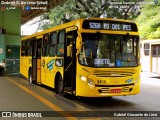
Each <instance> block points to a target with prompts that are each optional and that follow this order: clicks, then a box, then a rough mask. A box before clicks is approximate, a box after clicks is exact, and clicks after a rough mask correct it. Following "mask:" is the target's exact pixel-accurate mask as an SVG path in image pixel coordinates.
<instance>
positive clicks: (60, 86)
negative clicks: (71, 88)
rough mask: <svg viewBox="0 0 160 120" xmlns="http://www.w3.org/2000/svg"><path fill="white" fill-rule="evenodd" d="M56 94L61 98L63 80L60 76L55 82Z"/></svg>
mask: <svg viewBox="0 0 160 120" xmlns="http://www.w3.org/2000/svg"><path fill="white" fill-rule="evenodd" d="M56 93H57V94H59V95H61V96H63V94H64V93H63V80H62V76H61V75H60V76H59V77H58V81H57V90H56Z"/></svg>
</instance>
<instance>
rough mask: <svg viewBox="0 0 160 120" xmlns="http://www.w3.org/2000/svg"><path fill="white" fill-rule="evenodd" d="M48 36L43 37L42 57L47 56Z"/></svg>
mask: <svg viewBox="0 0 160 120" xmlns="http://www.w3.org/2000/svg"><path fill="white" fill-rule="evenodd" d="M48 41H49V34H46V35H44V36H43V48H42V56H47V55H48V48H49V43H48Z"/></svg>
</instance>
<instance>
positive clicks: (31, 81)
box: [28, 69, 33, 83]
mask: <svg viewBox="0 0 160 120" xmlns="http://www.w3.org/2000/svg"><path fill="white" fill-rule="evenodd" d="M28 80H29V83H33V80H32V70H31V69H30V70H29V76H28Z"/></svg>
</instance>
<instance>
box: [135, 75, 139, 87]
mask: <svg viewBox="0 0 160 120" xmlns="http://www.w3.org/2000/svg"><path fill="white" fill-rule="evenodd" d="M139 79H140V76H138V77H137V79H136V80H135V83H134V84H135V85H136V84H137V83H138V80H139Z"/></svg>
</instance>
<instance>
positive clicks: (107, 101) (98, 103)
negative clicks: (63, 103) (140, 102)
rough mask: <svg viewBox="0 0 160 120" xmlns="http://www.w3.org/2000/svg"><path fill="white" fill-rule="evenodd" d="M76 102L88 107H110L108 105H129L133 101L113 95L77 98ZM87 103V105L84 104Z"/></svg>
mask: <svg viewBox="0 0 160 120" xmlns="http://www.w3.org/2000/svg"><path fill="white" fill-rule="evenodd" d="M76 102H77V103H79V104H81V105H83V106H85V107H88V108H90V109H91V108H96V109H97V108H100V109H102V108H110V107H118V106H119V107H120V106H123V107H127V106H129V107H131V106H134V103H132V102H129V101H126V100H123V99H120V98H116V97H115V98H114V97H109V98H107V97H105V98H79V99H77V100H76ZM86 105H87V106H86Z"/></svg>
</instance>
